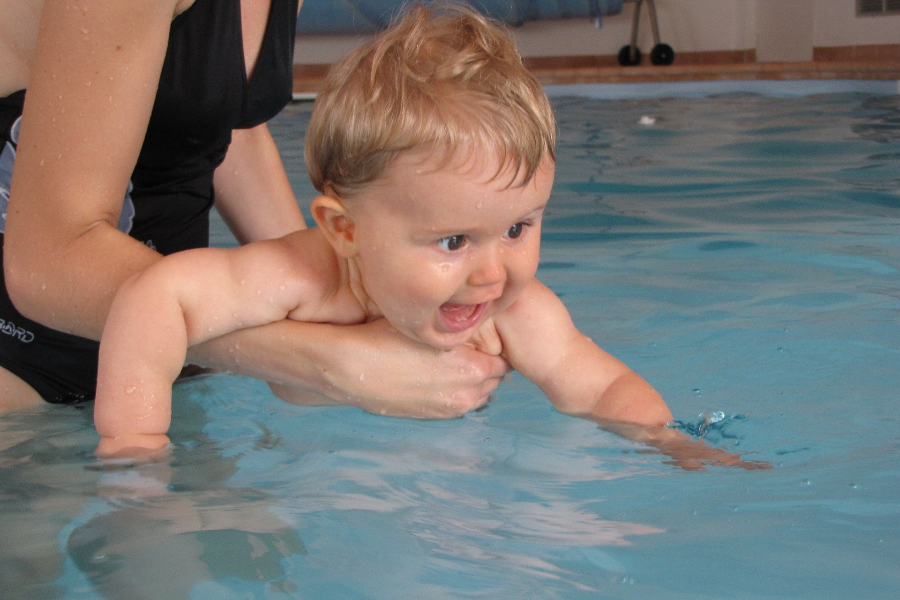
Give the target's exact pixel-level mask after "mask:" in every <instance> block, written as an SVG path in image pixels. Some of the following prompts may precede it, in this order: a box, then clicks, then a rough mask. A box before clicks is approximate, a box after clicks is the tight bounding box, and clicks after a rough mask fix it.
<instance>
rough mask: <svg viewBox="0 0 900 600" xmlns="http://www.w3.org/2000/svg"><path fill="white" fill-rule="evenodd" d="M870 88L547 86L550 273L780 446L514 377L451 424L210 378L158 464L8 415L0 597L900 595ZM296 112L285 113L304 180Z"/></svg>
mask: <svg viewBox="0 0 900 600" xmlns="http://www.w3.org/2000/svg"><path fill="white" fill-rule="evenodd" d="M688 87H690V86H688ZM592 89H594V90H596V89H598V88H592ZM690 89H692V90H696V89H697V88H690ZM854 89H855V88H851V89H846V88H843V87H840V86H837V87H833V88H827V87H826V88H825V89H818V88H816V89H815V90H814V91H816V92H817V93H816V94H814V95H798V94H790V95H791V97H785V95H784V94H779V93H778V92H777V90H776V91H775V92H774V95H772V94H773V93H772V91H771V90H766V94H759V93H746V92H741V91H730V90H728V89H726V88H712V89H702V90H701V91H702V93H699V94H687V95H691V96H692V97H689V98H686V97H680V98H666V97H663V96H664V95H665V94H658V93H657V94H651V96H652V97H647V98H640V99H636V98H620V97H617V98H616V99H612V100H609V99H602V98H596V97H595V98H590V97H586V96H584V95H581V96H573V95H570V94H571V93H572V92H573V90H569V89H554V90H551V91H552V92H553V95H554V104H555V106H556V109H557V112H558V115H559V120H560V148H559V166H558V175H557V183H556V186H555V189H554V195H553V199H552V202H551V206H550V208H549V209H548V212H547V217H546V222H545V234H544V245H543V253H542V262H541V268H540V271H539V276H540V277H541V279H542V280H543V281H544V282H545V283H547V284H548V285H549V286H550V287H551V288H553V289H554V290H555V291H557V293H559V294H560V295H561V296H562V297H563V299H564V301H565V302H566V304H567V305H568V306H569V308H570V310H571V312H572V314H573V317H574V319H575V321H576V322H577V323H578V324H579V326H580V327H581V328H582V330H584V331H586V332H587V333H588V334H589V335H591V336H592V337H593V338H594V339H595V340H597V341H598V342H599V343H600V344H601V345H602V346H604V347H605V348H606V349H608V350H610V351H611V352H613V353H614V354H616V355H617V356H619V357H621V358H622V359H623V360H625V361H626V362H627V363H629V364H630V365H631V366H632V367H634V368H635V369H636V370H638V371H639V372H640V373H642V374H643V375H644V376H645V377H646V378H647V379H648V380H649V381H650V382H651V383H653V384H654V385H655V386H656V387H657V389H659V390H660V391H661V392H662V393H663V395H664V396H665V397H666V399H667V401H668V402H669V404H670V406H671V407H672V409H673V412H674V413H675V415H676V418H678V419H679V420H681V421H682V422H683V427H684V428H686V429H690V430H694V431H699V430H702V431H703V433H704V435H705V437H706V439H707V440H708V441H709V442H710V443H712V444H715V445H721V446H726V447H728V448H731V449H733V450H735V451H738V452H744V453H748V458H751V459H757V460H766V461H770V462H771V463H772V464H773V465H774V467H775V468H774V469H772V470H769V471H749V472H748V471H743V470H740V469H721V468H719V469H712V470H709V471H707V472H701V473H697V472H686V471H682V470H680V469H678V468H675V467H673V466H671V465H669V464H667V463H666V459H665V457H662V456H659V455H656V454H651V453H647V452H646V451H645V449H644V448H642V447H641V446H640V445H638V444H635V443H632V442H629V441H626V440H623V439H620V438H618V437H615V436H613V435H612V434H609V433H605V432H603V431H599V430H598V429H597V427H596V426H595V425H593V424H591V423H588V422H585V421H581V420H578V419H574V418H570V417H565V416H562V415H559V414H557V413H555V412H554V411H553V410H552V409H551V408H550V406H549V403H548V402H547V401H546V399H544V398H543V397H542V395H541V394H540V393H539V392H538V391H537V390H536V388H534V387H533V386H532V385H531V384H530V383H528V382H526V381H524V380H523V379H522V378H520V377H518V376H516V375H513V376H511V377H510V380H509V381H508V382H506V383H505V384H504V385H503V386H501V388H500V390H499V391H498V393H497V394H496V399H495V401H494V402H492V403H491V404H490V405H489V406H488V407H487V409H485V410H483V411H480V412H476V413H473V414H470V415H467V416H466V417H465V418H463V419H460V420H454V421H447V422H415V421H405V420H399V419H391V418H384V417H376V416H371V415H367V414H365V413H362V412H360V411H357V410H354V409H347V408H338V409H333V408H332V409H325V408H313V409H304V408H298V407H293V406H288V405H285V404H282V403H280V402H279V401H277V400H275V399H274V398H273V397H272V396H271V394H270V393H269V392H268V390H267V388H266V387H265V386H264V385H263V384H261V383H258V382H255V381H253V380H250V379H247V378H241V377H231V376H227V375H215V376H208V377H202V378H197V379H194V380H191V381H188V382H185V383H182V384H179V385H178V386H177V390H176V395H175V400H176V408H175V410H176V419H175V421H176V426H175V427H174V429H173V432H172V435H171V437H172V439H173V441H174V442H175V443H176V451H175V455H174V459H173V463H172V464H171V465H169V466H157V467H153V468H145V469H144V471H138V472H135V471H127V470H126V471H122V472H113V473H100V472H98V471H96V470H94V469H93V468H92V467H93V466H94V461H93V459H92V457H91V453H92V450H93V447H94V445H95V443H96V436H95V434H94V433H93V431H92V430H91V419H90V414H89V411H85V410H75V409H58V408H42V409H40V410H38V411H33V412H31V413H25V414H17V415H8V416H4V417H0V499H2V503H0V548H2V549H0V598H3V599H4V600H6V599H7V598H9V599H18V598H41V599H49V598H67V599H73V600H80V599H93V598H103V597H108V598H129V599H135V598H188V597H190V598H193V599H207V598H208V599H215V600H220V599H230V598H313V599H325V598H329V599H330V598H340V599H357V598H358V599H364V598H365V599H370V598H371V599H388V598H389V599H399V598H402V599H406V598H410V599H412V598H429V599H431V598H434V599H456V598H491V599H496V598H504V599H505V598H510V599H512V598H516V599H518V598H540V599H552V598H565V599H581V598H585V599H587V598H591V599H596V598H622V599H631V598H634V599H647V598H667V599H670V598H671V599H688V598H690V599H714V598H734V599H744V598H746V599H763V598H764V599H776V598H793V599H797V598H799V599H816V600H821V599H831V598H835V599H837V598H889V597H894V596H895V594H896V590H897V589H898V586H900V571H898V569H897V565H898V564H900V535H898V531H900V501H898V493H897V482H898V477H900V417H898V416H897V414H896V406H897V404H898V400H900V394H898V391H897V388H898V366H897V365H898V363H900V331H898V329H900V326H898V322H900V252H898V245H900V96H897V95H896V93H894V94H883V93H871V90H869V91H867V92H866V93H860V92H858V91H854ZM829 90H830V91H832V92H833V91H834V90H840V91H839V92H838V93H820V92H828V91H829ZM894 90H895V91H896V87H895V88H894ZM576 92H577V93H582V91H581V90H576ZM719 92H725V93H719ZM588 95H590V94H588ZM594 95H596V94H594ZM307 117H308V107H307V106H306V105H293V106H291V107H289V108H288V109H287V110H286V111H285V112H284V114H282V115H281V116H279V117H278V118H277V120H276V121H275V122H274V123H273V127H272V129H273V132H274V134H275V136H276V139H277V141H278V142H279V145H280V146H281V147H282V149H283V151H284V154H285V161H286V164H287V167H288V169H289V171H292V172H294V173H295V175H294V177H293V184H294V185H295V189H296V191H297V193H298V196H299V197H301V198H304V199H309V198H310V197H311V196H312V194H313V191H312V189H311V187H310V186H309V184H308V183H307V182H306V178H305V175H304V171H303V169H302V152H301V148H300V140H301V138H302V134H303V131H304V129H305V124H306V120H307ZM305 201H306V200H304V202H305ZM214 243H216V244H218V245H228V244H231V243H233V242H232V241H231V238H230V236H229V235H228V234H227V232H226V231H225V229H224V227H223V226H222V225H221V222H217V224H216V225H215V227H214ZM719 413H721V414H719ZM154 469H156V470H157V472H156V473H153V472H149V471H153V470H154ZM154 477H158V478H160V479H163V480H165V481H168V482H169V485H168V486H167V487H163V486H157V487H159V488H160V489H158V490H156V492H153V491H152V490H151V491H148V492H147V495H146V496H145V497H143V498H140V499H138V498H128V497H123V496H115V495H104V490H106V489H107V486H108V485H109V484H111V483H115V482H116V480H117V478H118V479H119V480H122V479H125V480H128V481H129V482H131V484H133V485H139V484H140V483H141V482H142V481H143V482H145V483H146V485H147V486H148V487H150V488H152V487H153V485H154V484H153V483H152V482H153V481H154Z"/></svg>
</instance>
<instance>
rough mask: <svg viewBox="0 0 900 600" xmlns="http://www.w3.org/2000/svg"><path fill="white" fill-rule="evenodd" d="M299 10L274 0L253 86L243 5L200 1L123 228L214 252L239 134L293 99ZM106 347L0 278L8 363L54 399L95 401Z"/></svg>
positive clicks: (169, 68) (164, 76) (158, 108)
mask: <svg viewBox="0 0 900 600" xmlns="http://www.w3.org/2000/svg"><path fill="white" fill-rule="evenodd" d="M297 4H298V0H272V7H271V10H270V13H269V20H268V24H267V25H266V32H265V36H264V39H263V45H262V48H261V50H260V54H259V59H258V61H257V65H256V69H255V71H254V74H253V77H252V79H251V80H250V81H248V80H247V77H246V67H245V65H244V46H243V35H242V31H241V9H240V0H195V2H194V4H193V5H192V6H191V7H190V8H188V9H187V10H186V11H184V12H183V13H182V14H180V15H179V16H178V17H176V18H175V20H174V21H172V27H171V30H170V34H169V45H168V49H167V51H166V58H165V62H164V64H163V69H162V73H161V75H160V82H159V89H158V91H157V95H156V100H155V103H154V105H153V112H152V114H151V116H150V122H149V124H148V127H147V134H146V136H145V138H144V145H143V147H142V148H141V153H140V156H139V158H138V162H137V165H136V166H135V169H134V172H133V174H132V177H131V184H130V185H129V189H128V191H127V193H126V195H125V200H124V203H123V208H122V214H121V217H120V219H119V224H118V226H119V229H120V230H122V231H124V232H126V233H128V234H129V235H131V236H132V237H134V238H135V239H138V240H140V241H141V242H143V243H145V244H147V245H148V246H150V247H152V248H154V249H156V250H157V251H159V252H160V253H162V254H171V253H172V252H177V251H179V250H185V249H188V248H198V247H203V246H206V245H208V243H209V209H210V208H211V207H212V204H213V200H214V197H213V173H214V171H215V169H216V167H217V166H218V165H219V164H221V162H222V160H223V159H224V158H225V153H226V151H227V149H228V145H229V143H230V142H231V132H232V130H233V129H241V128H250V127H255V126H257V125H259V124H261V123H264V122H266V121H268V120H269V119H271V118H272V117H274V116H275V115H276V114H278V112H279V111H280V110H281V109H282V108H283V107H284V106H285V104H287V103H288V102H289V101H290V99H291V88H292V84H293V73H292V69H293V51H294V33H295V27H296V23H297ZM24 97H25V93H24V92H16V93H15V94H12V95H10V96H8V97H6V98H0V213H2V217H0V246H2V231H5V226H6V207H7V204H8V198H9V180H10V177H11V173H12V166H13V163H14V160H15V147H16V142H17V140H18V124H19V120H20V115H21V111H22V103H23V101H24ZM19 201H20V202H21V201H22V200H19ZM0 259H2V254H0ZM98 347H99V344H98V343H97V342H95V341H93V340H88V339H84V338H80V337H76V336H72V335H68V334H65V333H61V332H59V331H56V330H53V329H49V328H47V327H44V326H43V325H40V324H39V323H36V322H34V321H31V320H29V319H27V318H25V317H24V316H22V315H21V314H20V313H19V312H18V311H17V310H16V309H15V307H14V306H13V305H12V302H11V301H10V299H9V296H8V294H7V293H6V285H5V282H3V281H2V271H0V366H2V367H4V368H6V369H8V370H9V371H11V372H13V373H15V374H16V375H18V376H19V377H21V378H22V379H23V380H24V381H26V382H27V383H28V384H29V385H31V386H32V387H33V388H34V389H35V390H37V392H38V393H39V394H40V395H41V396H42V397H43V398H44V399H45V400H46V401H48V402H53V403H65V404H68V403H75V402H80V401H82V400H87V399H92V398H93V397H94V390H95V388H96V384H97V349H98Z"/></svg>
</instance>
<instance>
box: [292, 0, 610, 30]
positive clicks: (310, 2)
mask: <svg viewBox="0 0 900 600" xmlns="http://www.w3.org/2000/svg"><path fill="white" fill-rule="evenodd" d="M419 1H421V2H422V3H423V4H432V3H434V2H435V1H437V0H419ZM623 1H624V0H470V2H469V4H470V5H471V6H472V7H473V8H476V9H478V10H479V11H481V12H482V13H484V14H485V15H487V16H489V17H492V18H495V19H498V20H501V21H504V22H506V23H507V24H509V25H516V26H517V25H521V24H522V23H525V22H526V21H540V20H549V19H573V18H579V17H585V18H591V19H599V18H600V17H601V16H605V15H616V14H619V13H620V12H622V3H623ZM409 4H411V1H410V0H305V1H304V2H303V8H302V9H301V10H300V16H299V18H298V26H297V32H298V33H302V34H325V33H371V32H375V31H378V30H380V29H383V28H385V27H387V25H388V24H389V23H390V22H391V19H392V18H393V17H394V16H395V15H396V14H397V13H399V12H400V11H402V10H403V8H405V7H406V6H408V5H409Z"/></svg>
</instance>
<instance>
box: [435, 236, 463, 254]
mask: <svg viewBox="0 0 900 600" xmlns="http://www.w3.org/2000/svg"><path fill="white" fill-rule="evenodd" d="M465 245H466V236H464V235H451V236H449V237H445V238H441V239H439V240H438V246H440V247H441V249H442V250H447V251H448V252H455V251H456V250H459V249H461V248H462V247H463V246H465Z"/></svg>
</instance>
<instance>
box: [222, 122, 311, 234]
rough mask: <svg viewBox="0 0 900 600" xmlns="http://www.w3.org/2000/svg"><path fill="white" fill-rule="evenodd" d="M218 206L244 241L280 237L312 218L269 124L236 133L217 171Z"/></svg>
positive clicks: (236, 131) (228, 222)
mask: <svg viewBox="0 0 900 600" xmlns="http://www.w3.org/2000/svg"><path fill="white" fill-rule="evenodd" d="M214 184H215V188H216V210H218V211H219V214H221V215H222V218H223V219H224V220H225V222H226V223H227V224H228V226H229V228H230V229H231V231H232V233H233V234H234V236H235V237H236V238H237V240H238V242H240V243H241V244H246V243H248V242H253V241H256V240H263V239H272V238H278V237H281V236H283V235H287V234H288V233H290V232H292V231H296V230H298V229H305V228H306V222H305V221H304V220H303V214H302V212H301V211H300V207H299V206H298V204H297V199H296V197H295V196H294V192H293V190H291V184H290V183H289V182H288V178H287V174H286V173H285V172H284V165H283V164H282V162H281V156H280V155H279V153H278V148H277V147H276V146H275V141H274V140H273V139H272V135H271V134H270V133H269V128H268V126H266V125H265V124H262V125H259V126H257V127H254V128H252V129H236V130H235V131H234V132H232V137H231V145H230V146H229V147H228V154H226V155H225V161H224V162H223V163H222V164H221V165H219V168H218V169H216V173H215V178H214Z"/></svg>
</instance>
